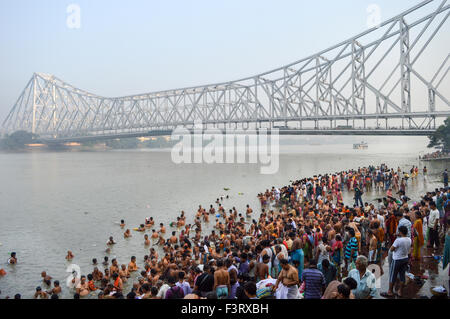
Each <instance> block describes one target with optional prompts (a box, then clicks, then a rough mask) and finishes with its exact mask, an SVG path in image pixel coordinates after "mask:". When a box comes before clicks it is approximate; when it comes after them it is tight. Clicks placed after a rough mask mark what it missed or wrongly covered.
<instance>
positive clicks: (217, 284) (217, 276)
mask: <svg viewBox="0 0 450 319" xmlns="http://www.w3.org/2000/svg"><path fill="white" fill-rule="evenodd" d="M213 290H215V291H216V294H217V298H218V299H224V298H227V297H228V293H229V292H230V291H231V285H230V274H229V273H228V271H227V269H226V267H225V264H224V262H223V260H221V259H219V260H218V261H217V270H216V271H215V272H214V287H213Z"/></svg>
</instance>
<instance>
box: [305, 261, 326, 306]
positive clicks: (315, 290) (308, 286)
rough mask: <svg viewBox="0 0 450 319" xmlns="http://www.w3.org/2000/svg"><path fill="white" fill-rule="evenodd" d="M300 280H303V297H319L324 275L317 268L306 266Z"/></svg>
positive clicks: (323, 284)
mask: <svg viewBox="0 0 450 319" xmlns="http://www.w3.org/2000/svg"><path fill="white" fill-rule="evenodd" d="M302 280H303V281H304V282H305V299H320V298H321V297H322V287H324V286H325V277H324V276H323V274H322V272H321V271H320V270H319V269H315V268H308V269H305V270H304V271H303V274H302Z"/></svg>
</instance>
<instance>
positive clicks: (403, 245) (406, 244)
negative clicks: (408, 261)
mask: <svg viewBox="0 0 450 319" xmlns="http://www.w3.org/2000/svg"><path fill="white" fill-rule="evenodd" d="M392 246H393V247H395V250H394V252H393V254H392V259H394V260H399V259H405V258H408V254H409V251H410V250H411V238H408V237H398V238H397V239H396V240H395V241H394V243H393V244H392Z"/></svg>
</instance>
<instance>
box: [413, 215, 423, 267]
mask: <svg viewBox="0 0 450 319" xmlns="http://www.w3.org/2000/svg"><path fill="white" fill-rule="evenodd" d="M413 234H414V235H413V236H414V241H413V243H414V244H413V254H412V257H413V259H414V260H420V249H421V248H422V246H423V244H424V240H423V224H422V214H421V213H420V212H419V211H416V221H415V222H414V226H413Z"/></svg>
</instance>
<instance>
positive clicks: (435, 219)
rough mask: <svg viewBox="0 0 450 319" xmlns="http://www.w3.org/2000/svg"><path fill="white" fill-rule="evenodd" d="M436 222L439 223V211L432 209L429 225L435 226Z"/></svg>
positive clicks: (430, 226)
mask: <svg viewBox="0 0 450 319" xmlns="http://www.w3.org/2000/svg"><path fill="white" fill-rule="evenodd" d="M436 223H438V224H439V211H438V210H437V209H435V210H432V211H430V216H429V217H428V227H429V228H434V227H435V226H436Z"/></svg>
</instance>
